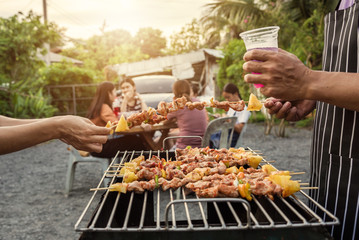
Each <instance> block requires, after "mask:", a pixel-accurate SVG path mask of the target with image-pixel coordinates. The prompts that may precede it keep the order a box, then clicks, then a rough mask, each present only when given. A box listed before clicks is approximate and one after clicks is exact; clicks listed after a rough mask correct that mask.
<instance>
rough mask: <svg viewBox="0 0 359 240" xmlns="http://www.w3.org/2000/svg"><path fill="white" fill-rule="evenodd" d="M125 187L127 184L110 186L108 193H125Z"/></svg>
mask: <svg viewBox="0 0 359 240" xmlns="http://www.w3.org/2000/svg"><path fill="white" fill-rule="evenodd" d="M127 186H128V184H127V183H115V184H112V185H111V186H110V187H109V190H110V192H115V191H117V192H121V193H126V192H127Z"/></svg>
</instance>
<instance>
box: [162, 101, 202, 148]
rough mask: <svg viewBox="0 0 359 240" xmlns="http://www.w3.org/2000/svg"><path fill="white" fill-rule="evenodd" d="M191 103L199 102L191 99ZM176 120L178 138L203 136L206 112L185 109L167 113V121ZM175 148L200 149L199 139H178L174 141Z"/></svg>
mask: <svg viewBox="0 0 359 240" xmlns="http://www.w3.org/2000/svg"><path fill="white" fill-rule="evenodd" d="M192 102H199V100H198V99H197V98H192ZM173 118H176V119H177V125H178V128H179V136H201V137H203V136H204V133H205V132H206V129H207V113H206V110H205V109H203V110H198V109H194V110H189V109H188V108H187V107H185V108H184V109H180V110H178V111H176V112H172V113H169V114H168V115H167V119H168V120H170V119H173ZM176 145H177V148H185V147H187V146H191V147H201V145H202V142H201V139H200V138H178V139H177V141H176Z"/></svg>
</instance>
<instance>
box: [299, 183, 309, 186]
mask: <svg viewBox="0 0 359 240" xmlns="http://www.w3.org/2000/svg"><path fill="white" fill-rule="evenodd" d="M299 185H303V186H304V185H309V183H304V182H303V183H302V182H301V183H299Z"/></svg>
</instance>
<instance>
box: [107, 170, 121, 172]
mask: <svg viewBox="0 0 359 240" xmlns="http://www.w3.org/2000/svg"><path fill="white" fill-rule="evenodd" d="M106 172H121V170H107V171H106Z"/></svg>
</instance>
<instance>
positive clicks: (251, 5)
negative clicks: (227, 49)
mask: <svg viewBox="0 0 359 240" xmlns="http://www.w3.org/2000/svg"><path fill="white" fill-rule="evenodd" d="M262 6H263V3H261V2H258V3H255V1H254V0H215V2H214V3H209V4H207V5H206V6H205V7H206V8H207V9H206V14H205V16H204V17H202V18H201V23H202V24H203V28H204V31H205V33H206V34H205V35H206V36H209V37H210V38H211V39H218V38H220V36H224V39H221V41H220V42H222V43H223V44H226V43H228V41H229V40H230V39H235V38H239V33H240V32H243V31H245V30H248V28H249V27H251V26H259V25H260V24H261V23H262V22H264V19H266V18H267V17H268V16H267V14H266V11H265V10H262ZM207 41H208V39H207ZM217 41H218V40H217Z"/></svg>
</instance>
